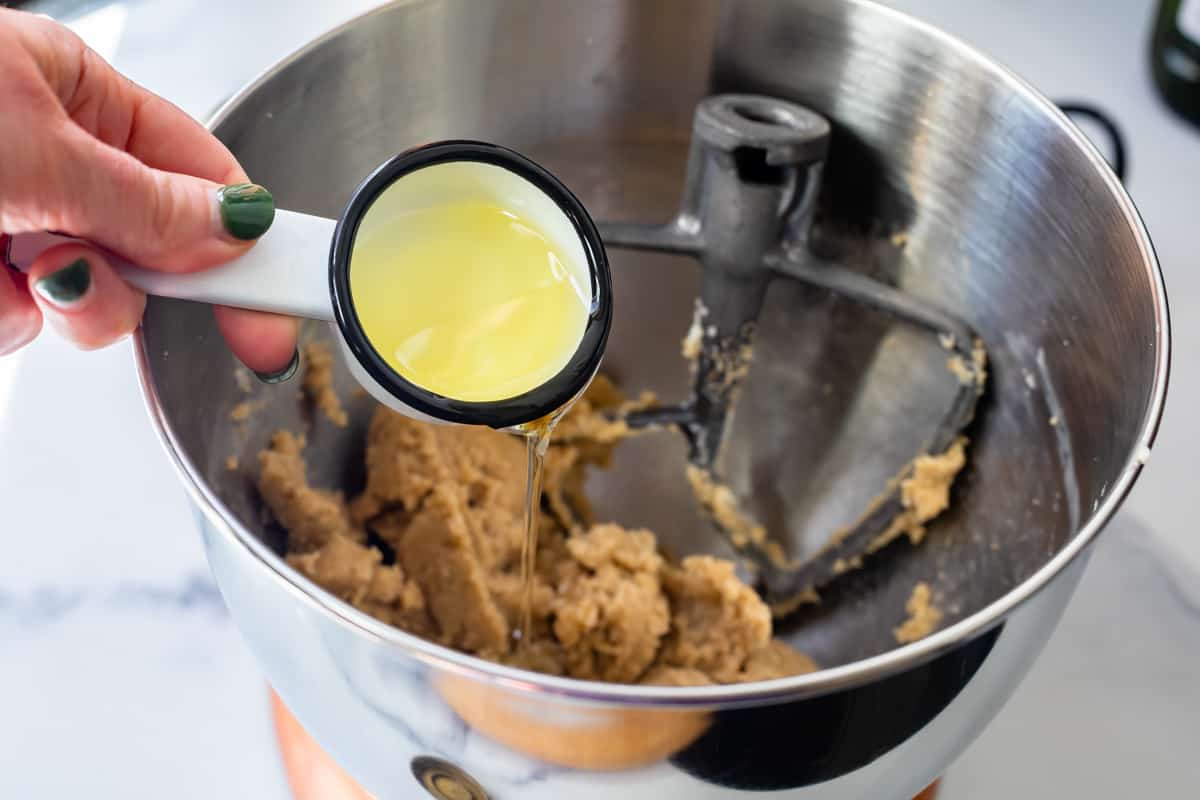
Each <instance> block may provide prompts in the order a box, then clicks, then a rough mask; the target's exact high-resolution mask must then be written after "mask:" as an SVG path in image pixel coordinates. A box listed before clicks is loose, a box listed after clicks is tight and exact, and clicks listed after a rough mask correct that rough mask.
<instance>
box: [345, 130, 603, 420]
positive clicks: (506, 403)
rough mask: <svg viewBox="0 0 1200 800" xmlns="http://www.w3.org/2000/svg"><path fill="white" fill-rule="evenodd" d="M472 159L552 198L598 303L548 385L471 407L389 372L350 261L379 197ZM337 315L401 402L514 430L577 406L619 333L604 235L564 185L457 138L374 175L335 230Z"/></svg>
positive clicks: (443, 416)
mask: <svg viewBox="0 0 1200 800" xmlns="http://www.w3.org/2000/svg"><path fill="white" fill-rule="evenodd" d="M462 161H471V162H478V163H483V164H491V165H493V166H497V167H502V168H504V169H506V170H508V171H510V172H513V173H515V174H516V175H518V176H519V177H521V178H524V179H525V180H527V181H529V182H530V183H532V184H533V185H534V186H536V187H537V188H538V189H540V190H541V191H542V192H544V193H545V194H546V195H547V196H548V197H549V198H550V199H551V200H553V201H554V203H555V205H557V206H558V208H559V209H560V210H561V211H562V212H563V213H564V214H565V215H566V216H567V219H568V220H570V222H571V225H572V226H573V227H574V229H575V232H576V234H577V235H578V236H579V239H580V242H581V243H582V245H583V251H584V255H585V257H586V258H587V263H588V275H589V277H590V280H591V290H592V304H591V308H590V309H589V311H588V319H587V323H586V325H585V326H584V331H583V336H582V337H581V339H580V341H579V346H578V347H577V348H576V350H575V352H574V354H572V356H571V358H570V360H569V361H568V362H567V364H566V366H565V367H563V368H562V369H561V370H560V371H559V372H558V373H557V374H555V375H554V377H552V378H550V379H549V380H548V381H546V382H545V383H543V384H541V385H539V386H537V387H535V388H533V389H531V390H529V391H528V392H525V393H524V394H520V395H517V396H515V397H510V398H507V399H504V400H493V401H487V402H469V401H465V400H456V399H454V398H451V397H445V396H443V395H440V394H437V393H435V392H431V391H429V390H428V389H425V388H423V387H421V386H418V385H417V384H415V383H413V382H411V381H409V380H407V379H406V378H405V377H404V376H402V375H400V374H399V373H398V372H396V370H394V369H392V368H391V367H390V366H388V364H387V362H386V361H384V359H383V358H382V357H381V356H380V355H379V353H378V352H377V351H376V350H375V348H374V346H373V345H372V344H371V343H370V340H368V339H367V336H366V333H365V332H364V330H363V327H362V324H361V323H360V321H359V319H358V313H357V312H356V311H355V308H354V299H353V296H352V295H351V292H350V259H351V254H352V253H353V252H354V240H355V237H356V235H357V234H358V226H359V223H360V222H361V221H362V219H363V217H364V215H365V214H366V212H367V210H368V209H369V208H370V207H371V204H372V203H374V202H375V199H376V198H377V197H378V196H379V195H380V194H381V193H382V192H383V191H384V190H385V189H387V188H388V187H389V186H391V185H392V184H393V183H394V182H395V181H396V180H398V179H399V178H401V177H403V176H404V175H407V174H409V173H411V172H414V171H416V170H418V169H421V168H423V167H430V166H433V165H435V164H446V163H452V162H462ZM329 286H330V293H331V295H332V297H333V314H334V319H335V320H336V321H337V325H338V328H339V329H340V330H341V332H342V337H343V338H344V339H345V341H346V344H347V346H349V348H350V351H351V352H352V353H353V354H354V356H355V358H357V360H358V363H359V364H361V365H362V367H363V369H364V370H366V372H367V374H368V375H370V376H371V377H372V378H373V379H374V380H375V381H376V382H378V383H379V384H380V385H381V386H382V387H383V388H384V389H386V390H387V391H388V392H389V393H390V394H392V395H393V396H394V397H395V398H396V399H397V400H399V401H400V402H402V403H404V404H406V405H408V406H409V407H411V408H413V409H415V410H416V411H419V412H421V413H423V414H426V415H428V416H430V417H434V418H436V419H439V420H443V421H446V422H457V423H462V424H465V425H487V426H488V427H492V428H510V427H513V426H515V425H521V424H524V423H527V422H533V421H534V420H537V419H541V418H542V417H544V416H546V415H547V414H550V413H551V412H553V411H556V410H558V409H559V408H561V407H562V406H564V405H565V404H566V403H568V402H570V401H571V400H572V399H573V398H574V397H576V396H577V395H578V394H579V393H580V392H582V391H583V389H584V388H585V387H586V386H587V384H588V381H590V380H591V379H592V376H593V375H595V373H596V370H597V369H598V368H599V366H600V359H601V358H602V357H603V355H604V347H605V345H606V344H607V341H608V333H609V330H610V328H611V327H612V275H611V273H610V272H609V266H608V256H607V255H606V253H605V250H604V244H603V242H602V240H601V239H600V231H599V230H598V229H597V228H596V224H595V223H594V222H593V221H592V218H591V217H590V216H589V215H588V213H587V210H586V209H585V208H584V207H583V204H582V203H581V202H579V198H577V197H576V196H575V195H574V194H572V193H571V191H570V190H569V189H568V188H567V187H566V186H565V185H563V183H562V181H560V180H558V178H556V177H554V176H553V175H552V174H550V172H548V171H547V170H546V169H545V168H544V167H542V166H541V165H539V164H537V163H536V162H534V161H532V160H530V159H528V158H526V157H525V156H523V155H521V154H520V153H517V152H516V151H514V150H509V149H508V148H507V147H502V146H500V145H496V144H490V143H487V142H476V141H470V140H453V141H445V142H435V143H433V144H427V145H423V146H421V147H417V148H414V149H412V150H407V151H405V152H403V153H400V154H399V155H397V156H394V157H393V158H391V159H389V160H388V161H386V162H385V163H383V164H382V165H380V166H379V167H378V168H377V169H376V170H375V171H374V172H373V173H371V174H370V175H369V176H368V177H367V178H366V179H365V180H364V181H363V182H362V183H361V184H359V186H358V188H357V189H355V190H354V194H353V195H352V196H351V198H350V202H349V203H347V205H346V210H345V211H343V212H342V216H341V217H340V218H339V219H338V223H337V227H336V228H335V229H334V234H333V244H332V246H331V248H330V253H329Z"/></svg>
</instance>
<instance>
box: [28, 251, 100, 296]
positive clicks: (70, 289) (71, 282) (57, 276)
mask: <svg viewBox="0 0 1200 800" xmlns="http://www.w3.org/2000/svg"><path fill="white" fill-rule="evenodd" d="M91 285H92V269H91V267H89V266H88V262H87V259H84V258H77V259H75V260H74V261H72V262H71V263H70V264H67V265H66V266H65V267H63V268H62V269H59V270H55V271H54V272H51V273H50V274H49V275H47V276H46V277H44V278H42V279H41V280H39V281H38V282H36V283H35V284H33V288H34V289H36V290H37V293H38V294H40V295H41V296H42V297H44V298H46V299H47V300H49V301H50V302H51V303H53V304H54V305H56V306H61V307H70V306H72V305H74V304H76V303H78V302H79V301H80V299H82V298H83V296H84V295H85V294H87V290H88V288H89V287H90V286H91Z"/></svg>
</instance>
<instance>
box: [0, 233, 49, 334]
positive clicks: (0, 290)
mask: <svg viewBox="0 0 1200 800" xmlns="http://www.w3.org/2000/svg"><path fill="white" fill-rule="evenodd" d="M3 238H4V237H3V236H0V242H2V240H3ZM41 329H42V315H41V314H40V313H39V312H38V309H37V306H36V305H35V304H34V302H33V298H32V297H30V296H29V291H28V290H27V289H26V288H25V276H23V275H21V274H20V273H16V272H13V271H12V270H10V269H9V268H8V267H6V266H4V264H3V262H2V261H0V356H6V355H8V354H9V353H12V352H15V351H17V350H19V349H21V348H22V347H24V346H25V345H27V344H29V343H30V342H32V341H33V340H34V339H35V338H36V337H37V335H38V332H39V331H41Z"/></svg>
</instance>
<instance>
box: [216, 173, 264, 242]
mask: <svg viewBox="0 0 1200 800" xmlns="http://www.w3.org/2000/svg"><path fill="white" fill-rule="evenodd" d="M217 205H219V206H220V207H221V224H222V225H224V226H225V230H226V231H228V232H229V235H230V236H232V237H233V238H235V239H242V240H249V239H257V238H258V237H260V236H262V235H263V234H264V233H266V232H267V228H270V227H271V222H272V221H273V220H274V219H275V198H274V197H272V196H271V193H270V192H268V191H267V190H266V189H264V188H263V187H261V186H258V185H257V184H253V183H237V184H234V185H232V186H223V187H221V188H220V189H218V190H217Z"/></svg>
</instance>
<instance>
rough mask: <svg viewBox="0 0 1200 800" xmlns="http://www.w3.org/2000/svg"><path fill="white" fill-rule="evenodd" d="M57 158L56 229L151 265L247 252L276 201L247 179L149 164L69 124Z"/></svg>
mask: <svg viewBox="0 0 1200 800" xmlns="http://www.w3.org/2000/svg"><path fill="white" fill-rule="evenodd" d="M63 140H64V141H63V142H62V145H63V148H64V149H65V151H66V152H65V153H64V154H63V155H64V157H63V158H62V159H61V160H60V162H59V163H60V164H61V167H62V170H63V172H62V173H60V175H61V176H62V178H67V177H69V183H68V182H67V181H66V180H63V185H64V187H66V186H69V187H70V188H69V189H64V192H63V196H64V202H63V204H62V206H61V208H62V213H63V219H62V220H61V223H60V226H61V230H62V231H64V232H66V233H70V234H72V235H74V236H79V237H82V238H86V239H88V240H90V241H93V242H96V243H97V244H100V245H103V246H104V247H107V248H108V249H110V250H112V251H114V252H116V253H119V254H121V255H122V256H124V257H125V258H127V259H129V260H130V261H132V262H134V263H136V264H139V265H140V266H144V267H147V268H150V269H162V270H167V271H171V272H187V271H191V270H196V269H201V268H203V267H208V266H212V265H214V264H220V263H223V262H225V261H228V260H230V259H231V258H234V257H235V256H238V255H240V254H242V253H243V252H245V251H246V250H247V249H248V248H249V247H250V246H251V244H253V241H254V240H255V239H257V238H258V237H260V236H262V235H263V234H264V233H266V231H267V229H268V228H269V227H270V226H271V222H272V220H273V219H274V218H275V200H274V198H273V197H272V196H271V193H270V192H268V191H267V190H266V189H264V188H263V187H261V186H257V185H255V184H251V183H243V184H234V185H231V186H222V185H220V184H217V183H214V182H212V181H207V180H204V179H202V178H196V177H192V176H190V175H182V174H179V173H174V172H166V171H163V170H158V169H154V168H153V167H148V166H146V165H145V164H143V163H142V162H141V161H139V160H138V159H137V158H135V157H134V156H132V155H130V154H128V153H125V152H123V151H121V150H118V149H117V148H115V147H112V146H110V145H108V144H105V143H104V142H102V141H100V140H98V139H95V138H93V137H92V136H90V135H89V134H88V133H87V132H86V131H84V130H83V129H81V128H78V127H77V126H74V125H68V126H67V130H66V131H65V132H64V134H63Z"/></svg>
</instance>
